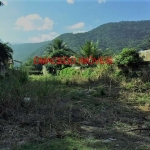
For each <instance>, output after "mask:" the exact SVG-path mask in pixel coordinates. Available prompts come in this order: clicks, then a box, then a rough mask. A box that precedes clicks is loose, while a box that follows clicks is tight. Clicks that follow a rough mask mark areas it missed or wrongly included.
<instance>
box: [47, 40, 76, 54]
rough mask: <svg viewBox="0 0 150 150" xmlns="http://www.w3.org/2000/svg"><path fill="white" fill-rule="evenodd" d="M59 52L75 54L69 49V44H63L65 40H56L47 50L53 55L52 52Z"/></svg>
mask: <svg viewBox="0 0 150 150" xmlns="http://www.w3.org/2000/svg"><path fill="white" fill-rule="evenodd" d="M57 50H63V51H66V52H71V53H75V52H74V51H73V50H71V49H70V48H68V46H67V44H66V43H65V42H63V40H60V39H55V40H54V41H53V44H50V46H49V47H48V48H47V52H48V53H52V52H55V51H57Z"/></svg>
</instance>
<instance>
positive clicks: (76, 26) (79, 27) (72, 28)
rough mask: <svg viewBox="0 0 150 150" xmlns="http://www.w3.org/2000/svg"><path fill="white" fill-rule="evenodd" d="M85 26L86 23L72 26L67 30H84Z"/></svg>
mask: <svg viewBox="0 0 150 150" xmlns="http://www.w3.org/2000/svg"><path fill="white" fill-rule="evenodd" d="M84 26H85V24H84V22H79V23H77V24H74V25H72V26H68V27H67V28H68V29H69V30H76V29H81V28H83V27H84Z"/></svg>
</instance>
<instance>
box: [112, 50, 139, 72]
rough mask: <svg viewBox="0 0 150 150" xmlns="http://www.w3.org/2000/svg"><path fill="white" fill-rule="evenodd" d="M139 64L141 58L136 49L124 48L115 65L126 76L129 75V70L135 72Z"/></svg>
mask: <svg viewBox="0 0 150 150" xmlns="http://www.w3.org/2000/svg"><path fill="white" fill-rule="evenodd" d="M139 62H140V57H139V54H138V52H137V51H136V50H135V49H128V48H124V49H123V50H122V52H121V53H120V54H119V55H117V56H116V58H115V63H116V64H117V65H118V67H119V68H121V69H122V71H123V72H124V73H125V74H128V73H129V69H131V70H135V69H136V68H137V67H138V64H139Z"/></svg>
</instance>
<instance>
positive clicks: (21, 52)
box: [10, 41, 50, 62]
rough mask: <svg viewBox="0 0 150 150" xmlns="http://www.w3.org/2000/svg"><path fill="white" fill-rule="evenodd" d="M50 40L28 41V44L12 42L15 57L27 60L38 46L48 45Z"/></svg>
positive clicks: (19, 59)
mask: <svg viewBox="0 0 150 150" xmlns="http://www.w3.org/2000/svg"><path fill="white" fill-rule="evenodd" d="M49 42H50V41H46V42H41V43H26V44H11V46H10V47H11V48H12V49H13V51H14V53H13V58H14V59H15V60H18V61H22V62H24V61H26V60H27V59H28V58H29V57H30V56H31V54H32V53H33V52H35V51H37V50H38V48H40V47H42V46H44V45H47V44H48V43H49Z"/></svg>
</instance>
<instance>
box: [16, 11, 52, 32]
mask: <svg viewBox="0 0 150 150" xmlns="http://www.w3.org/2000/svg"><path fill="white" fill-rule="evenodd" d="M53 24H54V22H53V21H52V20H51V19H49V18H48V17H46V18H41V17H40V16H39V15H38V14H30V15H28V16H25V17H20V18H18V20H17V21H16V23H15V25H16V28H17V29H19V28H22V29H23V30H25V31H30V30H51V29H52V28H53Z"/></svg>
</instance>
